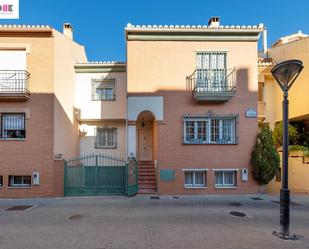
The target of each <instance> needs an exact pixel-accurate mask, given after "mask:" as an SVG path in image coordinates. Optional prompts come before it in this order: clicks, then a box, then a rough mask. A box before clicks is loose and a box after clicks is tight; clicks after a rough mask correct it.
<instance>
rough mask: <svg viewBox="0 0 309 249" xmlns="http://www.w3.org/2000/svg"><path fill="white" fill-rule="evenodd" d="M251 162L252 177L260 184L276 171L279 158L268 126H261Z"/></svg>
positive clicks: (271, 177) (264, 183) (270, 178)
mask: <svg viewBox="0 0 309 249" xmlns="http://www.w3.org/2000/svg"><path fill="white" fill-rule="evenodd" d="M251 164H252V165H253V172H252V173H253V177H254V179H255V180H256V181H257V182H258V183H259V184H260V185H266V184H267V183H269V182H270V181H271V180H272V179H273V178H274V177H275V175H276V173H277V171H278V168H279V165H280V158H279V154H278V152H277V150H276V148H275V145H274V140H273V136H272V132H271V130H270V129H269V127H268V126H264V127H262V129H261V130H260V132H259V133H258V135H257V140H256V144H255V147H254V150H253V151H252V157H251Z"/></svg>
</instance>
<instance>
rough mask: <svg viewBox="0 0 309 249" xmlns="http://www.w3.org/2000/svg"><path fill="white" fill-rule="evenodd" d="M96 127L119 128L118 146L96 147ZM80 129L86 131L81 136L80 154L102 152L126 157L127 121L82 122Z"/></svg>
mask: <svg viewBox="0 0 309 249" xmlns="http://www.w3.org/2000/svg"><path fill="white" fill-rule="evenodd" d="M96 127H108V128H117V148H112V149H98V148H95V128H96ZM80 130H81V131H83V132H85V131H86V134H85V135H84V136H80V155H88V154H100V153H101V154H104V155H109V156H117V157H122V158H126V123H125V122H124V121H122V122H120V121H118V122H117V121H96V122H81V123H80Z"/></svg>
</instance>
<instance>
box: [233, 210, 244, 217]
mask: <svg viewBox="0 0 309 249" xmlns="http://www.w3.org/2000/svg"><path fill="white" fill-rule="evenodd" d="M230 215H233V216H237V217H246V216H247V215H246V214H245V213H243V212H238V211H231V212H230Z"/></svg>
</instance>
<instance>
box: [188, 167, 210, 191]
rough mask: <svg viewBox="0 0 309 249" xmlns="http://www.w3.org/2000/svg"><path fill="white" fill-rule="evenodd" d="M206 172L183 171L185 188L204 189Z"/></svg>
mask: <svg viewBox="0 0 309 249" xmlns="http://www.w3.org/2000/svg"><path fill="white" fill-rule="evenodd" d="M206 175H207V171H191V170H190V171H185V187H186V188H201V187H206Z"/></svg>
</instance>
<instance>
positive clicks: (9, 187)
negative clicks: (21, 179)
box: [8, 186, 31, 189]
mask: <svg viewBox="0 0 309 249" xmlns="http://www.w3.org/2000/svg"><path fill="white" fill-rule="evenodd" d="M30 188H31V186H29V187H26V186H25V187H8V189H30Z"/></svg>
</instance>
